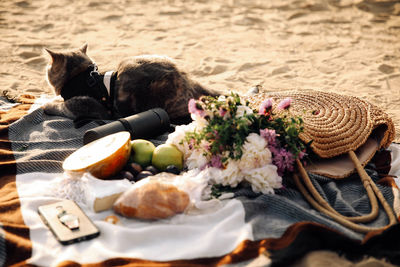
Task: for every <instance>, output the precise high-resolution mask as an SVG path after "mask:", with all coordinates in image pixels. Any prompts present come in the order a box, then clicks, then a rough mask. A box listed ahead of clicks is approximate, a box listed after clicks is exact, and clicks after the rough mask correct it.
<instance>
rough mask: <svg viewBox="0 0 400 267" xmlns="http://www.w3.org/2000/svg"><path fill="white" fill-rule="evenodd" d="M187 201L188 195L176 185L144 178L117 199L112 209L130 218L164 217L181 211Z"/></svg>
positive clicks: (186, 204)
mask: <svg viewBox="0 0 400 267" xmlns="http://www.w3.org/2000/svg"><path fill="white" fill-rule="evenodd" d="M189 201H190V198H189V195H188V194H187V193H186V192H184V191H181V190H179V189H178V188H177V187H176V186H174V185H172V184H169V183H165V182H162V181H158V180H154V179H153V180H152V179H148V178H146V179H144V180H141V181H140V182H138V183H136V184H135V185H133V186H132V187H131V188H130V189H129V190H127V191H126V192H124V193H123V194H122V195H121V196H120V197H119V198H118V199H117V201H116V202H115V203H114V211H115V212H116V213H118V214H121V215H123V216H125V217H130V218H139V219H149V220H155V219H164V218H168V217H170V216H172V215H175V214H177V213H182V212H183V211H184V210H185V209H186V207H187V206H188V205H189Z"/></svg>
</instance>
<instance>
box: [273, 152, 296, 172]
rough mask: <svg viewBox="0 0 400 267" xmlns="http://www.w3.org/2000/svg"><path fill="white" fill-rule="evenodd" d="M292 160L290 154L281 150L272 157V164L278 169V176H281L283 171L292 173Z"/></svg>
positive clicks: (292, 157)
mask: <svg viewBox="0 0 400 267" xmlns="http://www.w3.org/2000/svg"><path fill="white" fill-rule="evenodd" d="M294 160H295V159H294V156H293V154H292V153H291V152H289V151H287V150H286V149H284V148H281V149H280V150H279V151H278V153H276V154H275V155H274V159H273V163H274V164H275V165H276V166H277V167H278V174H279V175H280V176H282V175H283V174H284V173H285V171H290V172H291V171H293V169H294V166H293V165H294Z"/></svg>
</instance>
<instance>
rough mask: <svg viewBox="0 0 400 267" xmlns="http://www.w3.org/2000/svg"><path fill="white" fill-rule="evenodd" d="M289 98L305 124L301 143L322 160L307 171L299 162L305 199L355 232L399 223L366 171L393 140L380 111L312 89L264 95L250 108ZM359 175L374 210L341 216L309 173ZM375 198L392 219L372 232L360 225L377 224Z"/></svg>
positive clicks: (253, 100)
mask: <svg viewBox="0 0 400 267" xmlns="http://www.w3.org/2000/svg"><path fill="white" fill-rule="evenodd" d="M287 97H290V98H292V100H293V101H292V104H291V107H290V112H291V113H292V114H293V115H297V116H301V117H302V118H303V120H304V132H303V133H301V134H300V139H301V140H302V141H303V142H305V143H309V142H310V141H312V143H311V149H312V150H313V152H314V153H315V154H316V155H317V156H318V157H319V159H318V160H317V161H316V162H312V163H311V164H310V165H308V166H307V168H306V169H305V168H304V166H303V165H302V163H301V161H300V160H297V162H296V163H297V169H298V173H299V174H300V176H301V178H302V181H301V180H300V178H299V176H298V174H297V173H295V174H294V181H295V183H296V185H297V187H298V189H299V190H300V191H301V193H302V194H303V195H304V197H305V198H306V199H307V201H308V202H309V203H310V204H311V205H312V206H313V207H314V208H316V209H317V210H318V211H320V212H322V213H324V214H326V215H328V216H330V217H331V218H333V219H334V220H336V221H337V222H339V223H340V224H342V225H344V226H346V227H348V228H350V229H353V230H354V231H357V232H362V233H366V232H370V231H375V230H380V229H383V228H386V227H388V226H390V225H393V224H395V223H397V220H396V217H395V215H394V213H393V210H392V208H391V207H390V205H389V204H388V203H387V202H386V200H385V198H384V197H383V195H382V193H381V192H380V190H379V189H378V187H377V186H376V185H375V183H374V182H373V181H372V179H371V178H370V177H369V176H368V174H367V173H366V172H365V170H364V168H363V166H364V165H365V164H366V163H368V161H370V160H371V159H372V157H373V156H374V154H375V152H376V151H377V150H378V149H380V148H383V147H384V148H386V147H388V146H389V145H390V143H391V142H392V141H393V139H394V125H393V122H392V120H391V119H390V118H389V117H388V115H387V114H386V113H384V112H383V111H382V110H381V109H379V108H378V107H376V106H374V105H372V104H370V103H368V102H366V101H363V100H361V99H359V98H357V97H352V96H345V95H339V94H335V93H326V92H320V91H313V90H304V91H284V92H276V93H261V94H257V95H255V96H252V97H250V98H249V102H250V105H251V106H253V107H258V106H259V105H260V103H261V102H262V101H263V100H264V99H266V98H273V99H274V100H275V103H279V102H280V101H281V100H283V99H285V98H287ZM355 171H357V172H358V174H359V176H360V178H361V181H362V183H363V185H364V188H365V190H366V192H367V195H368V198H369V200H370V204H371V212H370V213H369V214H366V215H362V216H357V217H348V216H344V215H342V214H340V213H338V212H337V211H336V210H334V209H333V208H332V207H331V206H330V205H329V203H328V202H327V201H326V200H325V199H323V198H322V197H321V195H320V194H319V193H318V191H317V190H316V189H315V187H314V186H313V184H312V182H311V180H310V178H309V176H308V174H307V172H310V173H315V174H320V175H324V176H327V177H330V178H334V179H343V178H346V177H348V176H349V175H350V174H351V173H353V172H355ZM377 199H378V200H379V201H380V202H381V204H382V207H383V208H384V210H385V212H386V214H387V215H388V218H389V224H388V226H385V227H383V228H372V227H368V226H364V225H360V224H357V223H366V222H370V221H373V220H374V219H375V218H376V217H377V216H378V212H379V205H378V201H377Z"/></svg>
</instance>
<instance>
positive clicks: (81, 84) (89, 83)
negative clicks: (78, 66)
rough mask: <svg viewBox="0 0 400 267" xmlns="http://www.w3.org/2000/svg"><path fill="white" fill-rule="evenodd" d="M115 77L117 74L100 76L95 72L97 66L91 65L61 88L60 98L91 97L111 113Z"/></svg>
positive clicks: (109, 73) (110, 73) (111, 73)
mask: <svg viewBox="0 0 400 267" xmlns="http://www.w3.org/2000/svg"><path fill="white" fill-rule="evenodd" d="M116 76H117V72H107V73H106V74H104V75H102V74H100V73H99V72H98V70H97V65H96V64H95V63H93V64H91V65H89V66H88V67H87V68H86V70H85V71H83V72H81V73H79V74H78V75H75V76H74V77H72V78H71V79H70V80H69V81H68V82H67V83H66V84H65V85H64V86H63V87H62V88H61V96H62V97H63V98H64V100H68V99H70V98H72V97H75V96H89V97H93V98H94V99H96V100H97V101H99V102H100V103H101V104H103V105H104V106H105V107H106V108H107V109H108V110H110V111H111V112H113V102H114V101H113V100H114V82H115V78H116Z"/></svg>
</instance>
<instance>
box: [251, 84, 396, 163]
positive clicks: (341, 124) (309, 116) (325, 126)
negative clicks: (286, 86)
mask: <svg viewBox="0 0 400 267" xmlns="http://www.w3.org/2000/svg"><path fill="white" fill-rule="evenodd" d="M287 97H290V98H292V100H293V102H292V104H291V106H290V112H291V113H292V114H293V115H295V116H296V115H297V116H300V117H302V118H303V120H304V132H303V133H301V135H300V138H301V140H302V141H303V142H305V143H308V142H310V141H312V143H311V149H312V150H313V151H314V152H315V153H316V154H317V155H318V156H320V157H321V158H332V157H335V156H338V155H341V154H344V153H348V152H349V151H355V150H356V149H357V148H358V147H360V146H361V145H362V144H364V143H365V142H366V140H367V138H368V137H369V136H370V135H371V133H372V131H373V130H374V129H375V128H377V127H378V126H382V125H386V131H385V133H384V135H383V138H382V139H381V141H380V146H379V147H380V148H381V147H388V146H389V145H390V143H391V142H392V141H393V139H394V125H393V122H392V120H391V119H390V118H389V116H388V115H387V114H386V113H385V112H383V111H382V110H381V109H379V108H378V107H376V106H375V105H372V104H371V103H368V102H366V101H364V100H361V99H359V98H357V97H354V96H346V95H340V94H335V93H327V92H321V91H314V90H301V91H283V92H274V93H270V92H265V93H259V94H256V95H254V96H251V97H249V98H248V100H249V102H250V106H251V107H253V108H258V107H259V106H260V104H261V102H262V101H263V100H265V99H267V98H273V99H274V102H275V103H279V102H280V101H281V100H283V99H285V98H287ZM275 110H276V109H275Z"/></svg>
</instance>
